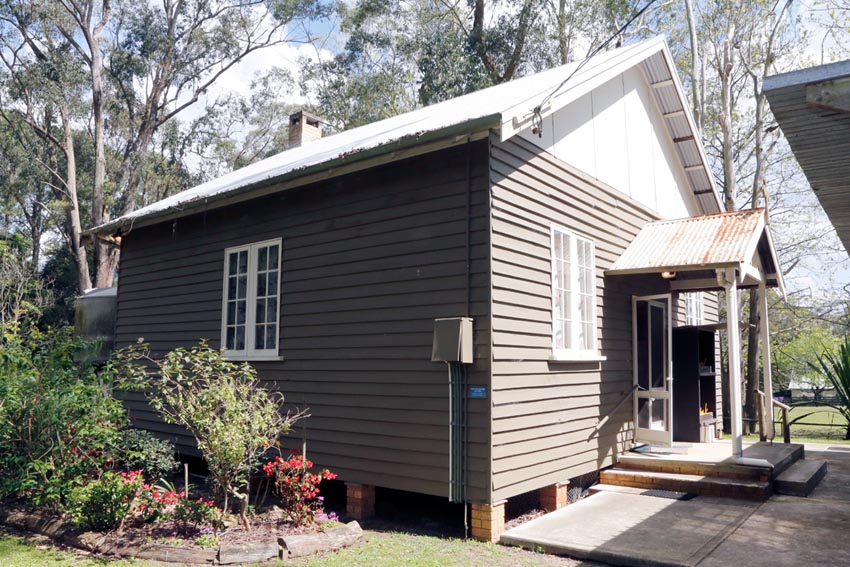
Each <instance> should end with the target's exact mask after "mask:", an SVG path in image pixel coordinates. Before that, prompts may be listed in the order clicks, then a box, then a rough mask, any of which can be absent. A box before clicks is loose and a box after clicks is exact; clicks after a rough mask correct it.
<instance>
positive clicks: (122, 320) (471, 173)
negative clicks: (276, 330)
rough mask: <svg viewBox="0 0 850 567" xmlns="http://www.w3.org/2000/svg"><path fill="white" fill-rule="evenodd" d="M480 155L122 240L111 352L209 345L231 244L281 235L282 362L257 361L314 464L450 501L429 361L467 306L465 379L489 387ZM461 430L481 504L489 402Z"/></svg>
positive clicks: (215, 338)
mask: <svg viewBox="0 0 850 567" xmlns="http://www.w3.org/2000/svg"><path fill="white" fill-rule="evenodd" d="M487 159H488V157H487V141H486V139H485V140H480V141H478V142H472V143H470V144H469V145H468V146H467V144H462V145H460V146H457V147H454V148H451V149H445V150H441V151H438V152H432V153H429V154H424V155H421V156H418V157H414V158H410V159H406V160H404V161H399V162H395V163H391V164H388V165H383V166H380V167H376V168H371V169H367V170H363V171H361V172H358V173H352V174H348V175H345V176H342V177H337V178H334V179H332V180H329V181H325V182H321V183H315V184H312V185H309V186H305V187H301V188H298V189H292V190H287V191H283V192H280V193H277V194H273V195H270V196H267V197H262V198H258V199H254V200H250V201H246V202H244V203H241V204H236V205H230V206H227V207H224V208H219V209H214V210H209V211H208V212H206V213H199V214H195V215H192V216H189V217H185V218H180V219H178V220H175V221H167V222H162V223H159V224H155V225H152V226H148V227H143V228H137V229H134V230H131V231H130V232H129V233H128V234H126V235H125V236H124V238H123V245H122V258H121V267H120V277H119V293H118V321H117V339H118V342H119V345H127V344H129V343H132V342H134V341H136V339H137V338H138V337H144V339H145V340H146V341H147V342H148V343H150V345H151V349H152V351H153V353H154V354H157V355H161V354H163V353H165V352H166V351H168V350H170V349H173V348H175V347H187V346H190V345H193V344H195V343H196V342H197V341H198V340H200V339H202V338H206V339H208V340H209V342H210V345H211V346H213V347H216V348H218V347H219V346H220V332H221V331H220V329H221V301H222V280H223V274H222V270H223V265H224V250H225V248H227V247H230V246H237V245H240V244H247V243H251V242H257V241H261V240H266V239H271V238H276V237H281V238H282V239H283V250H282V254H283V256H282V271H281V314H280V325H281V327H280V355H281V356H282V357H283V359H284V360H282V361H275V362H257V363H255V364H256V367H257V368H258V369H259V373H260V376H261V377H262V379H263V380H265V381H266V382H267V383H269V385H273V386H275V387H277V388H279V389H280V390H281V391H282V392H284V394H285V395H286V397H287V401H288V402H290V403H293V404H296V405H298V406H299V407H302V408H308V409H309V413H310V414H311V417H310V418H309V419H308V420H306V421H305V423H306V424H307V439H308V449H309V452H310V458H311V459H312V460H313V461H315V462H316V464H317V465H318V466H322V467H329V468H330V469H332V470H334V471H335V472H337V473H339V475H340V477H341V478H342V479H344V480H346V481H350V482H357V483H366V484H375V485H378V486H384V487H389V488H396V489H402V490H410V491H415V492H420V493H425V494H433V495H441V496H444V495H447V494H448V469H449V467H448V460H449V445H448V439H449V433H448V419H449V412H448V384H447V382H448V377H447V370H446V367H445V365H444V364H440V363H435V362H431V343H432V330H433V320H434V319H435V318H437V317H457V316H462V315H466V312H465V311H466V306H467V300H469V301H470V303H469V305H470V313H469V314H470V315H471V316H472V317H473V318H474V319H475V333H474V334H475V341H476V345H475V363H474V367H473V370H472V371H471V372H470V375H469V381H470V383H471V384H480V385H489V370H490V364H489V361H490V352H489V348H490V346H489V345H490V328H489V324H490V318H489V305H490V304H489V297H488V294H489V289H490V282H489V277H490V269H489V258H488V254H489V241H488V239H489V193H488V178H489V174H488V168H487ZM467 207H469V210H470V211H471V218H468V217H467ZM467 230H469V232H468V233H467ZM467 234H469V239H470V240H469V243H470V246H469V247H468V248H467ZM467 254H468V255H469V257H470V259H471V262H470V265H469V281H470V289H467ZM129 404H130V406H131V409H132V412H133V414H134V415H135V417H136V418H137V419H138V425H140V426H143V427H145V428H148V429H152V430H156V431H159V432H161V433H164V434H166V435H168V436H170V437H172V438H174V439H176V440H177V441H178V443H180V445H182V446H183V447H184V448H189V447H190V446H191V443H190V441H191V440H190V439H188V438H187V437H185V435H184V432H182V431H181V430H180V429H178V428H176V427H173V426H169V425H166V424H163V423H161V422H160V421H159V420H158V419H157V418H156V416H155V415H154V414H153V413H151V411H150V410H149V409H148V408H147V406H146V404H144V402H143V401H142V400H141V397H140V396H138V395H135V396H132V397H131V399H130V401H129ZM468 419H469V425H470V428H469V432H468V438H469V450H468V459H467V466H468V478H469V482H470V490H469V498H470V500H473V501H479V502H484V501H487V500H488V499H489V490H488V489H489V486H488V485H489V478H490V470H489V462H490V455H489V449H490V409H489V399H484V400H470V402H469V417H468ZM296 435H300V430H299V431H296ZM293 445H300V440H294V441H293Z"/></svg>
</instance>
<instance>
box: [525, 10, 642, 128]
mask: <svg viewBox="0 0 850 567" xmlns="http://www.w3.org/2000/svg"><path fill="white" fill-rule="evenodd" d="M655 2H656V0H649V2H647V3H646V5H645V6H644V7H643V8H641V9H640V10H638V11H637V12H635V13H634V14H633V15H632V17H631V18H629V19H628V21H626V23H625V24H623V25H622V26H620V28H619V29H618V30H617V31H616V32H614V34H613V35H611V37H609V38H608V39H606V40H605V41H603V42H602V43H601V44H599V46H597V47H596V49H594V50H593V51H591V52H590V53H588V54H587V57H585V58H584V60H582V61H581V63H579V64H578V65H577V66H576V68H575V69H573V72H572V73H570V74H569V75H567V78H566V79H564V80H563V81H561V82H560V84H558V86H557V87H555V88H554V90H552V92H550V93H549V94H547V95H546V96H545V97H543V100H542V101H540V104H538V105H537V106H535V107H534V110H533V111H532V123H533V124H534V133H535V134H537V135H538V136H542V135H543V116H542V109H543V107H544V106H545V105H546V103H547V102H549V101H550V100H551V99H552V97H553V96H555V95H556V94H558V91H560V90H561V89H562V88H564V85H566V84H567V82H569V80H570V79H572V78H573V76H574V75H575V74H576V73H578V72H579V70H581V68H582V67H584V65H585V64H586V63H587V62H588V61H590V59H591V58H593V57H594V56H595V55H596V54H597V53H599V52H600V51H602V50H603V49H605V48H607V47H608V45H610V43H611V42H612V41H614V40H615V39H616V40H617V47H620V46H621V43H620V42H621V39H622V38H621V34H622V33H623V32H624V31H626V28H628V27H629V26H630V25H632V23H634V21H635V20H637V19H638V18H639V17H641V16H642V15H643V14H644V13H645V12H646V11H647V10H648V9H649V8H650V6H652V5H653V4H655Z"/></svg>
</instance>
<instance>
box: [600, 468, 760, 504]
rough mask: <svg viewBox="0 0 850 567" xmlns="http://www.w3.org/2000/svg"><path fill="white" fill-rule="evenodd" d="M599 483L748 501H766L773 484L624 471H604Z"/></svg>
mask: <svg viewBox="0 0 850 567" xmlns="http://www.w3.org/2000/svg"><path fill="white" fill-rule="evenodd" d="M599 480H600V482H602V483H604V484H614V485H618V486H630V487H633V488H644V489H658V490H670V491H675V492H691V493H695V494H702V495H704V496H725V497H728V498H742V499H747V500H767V499H768V498H770V495H771V485H770V482H766V481H760V480H745V479H731V478H720V477H712V476H703V475H695V474H681V473H667V472H656V471H639V470H631V469H624V468H619V467H617V468H612V469H608V470H604V471H602V472H601V473H600V475H599Z"/></svg>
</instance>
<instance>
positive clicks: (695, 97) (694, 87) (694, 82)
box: [685, 0, 704, 133]
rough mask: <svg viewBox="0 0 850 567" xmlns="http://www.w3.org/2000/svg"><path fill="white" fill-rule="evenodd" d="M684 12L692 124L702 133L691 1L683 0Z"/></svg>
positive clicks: (697, 63) (697, 60) (697, 50)
mask: <svg viewBox="0 0 850 567" xmlns="http://www.w3.org/2000/svg"><path fill="white" fill-rule="evenodd" d="M685 11H686V12H687V14H688V31H689V32H690V35H691V73H690V74H691V107H692V109H693V114H694V122H695V123H696V126H697V130H699V131H700V133H702V99H701V93H702V78H703V77H704V75H703V74H702V73H701V72H700V64H701V62H702V61H701V60H700V56H699V39H698V38H697V24H696V19H695V18H694V7H693V4H692V2H691V0H685Z"/></svg>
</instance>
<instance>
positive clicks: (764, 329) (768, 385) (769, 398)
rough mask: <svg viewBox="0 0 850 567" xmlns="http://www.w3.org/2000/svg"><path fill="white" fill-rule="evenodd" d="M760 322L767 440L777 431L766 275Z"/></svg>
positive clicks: (760, 300)
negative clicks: (774, 422)
mask: <svg viewBox="0 0 850 567" xmlns="http://www.w3.org/2000/svg"><path fill="white" fill-rule="evenodd" d="M759 323H760V327H761V328H760V329H759V333H760V334H761V366H762V371H763V372H764V395H765V398H766V399H765V400H764V401H765V406H766V407H765V413H766V414H767V415H766V416H765V422H766V425H767V431H766V433H767V440H768V441H773V438H774V436H775V435H776V432H775V431H774V424H773V373H772V371H771V365H770V364H771V361H770V334H769V332H768V324H767V288H766V287H765V285H764V277H762V281H761V282H760V283H759Z"/></svg>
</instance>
